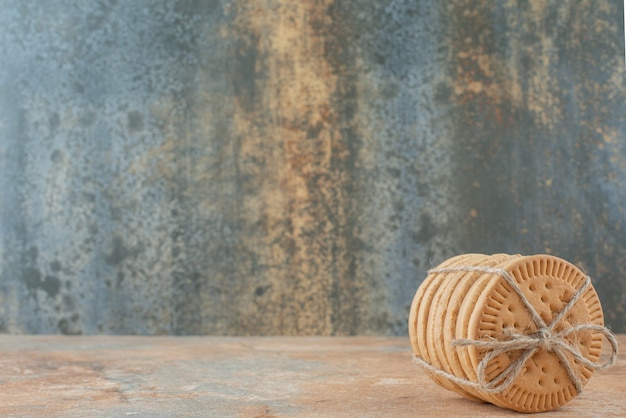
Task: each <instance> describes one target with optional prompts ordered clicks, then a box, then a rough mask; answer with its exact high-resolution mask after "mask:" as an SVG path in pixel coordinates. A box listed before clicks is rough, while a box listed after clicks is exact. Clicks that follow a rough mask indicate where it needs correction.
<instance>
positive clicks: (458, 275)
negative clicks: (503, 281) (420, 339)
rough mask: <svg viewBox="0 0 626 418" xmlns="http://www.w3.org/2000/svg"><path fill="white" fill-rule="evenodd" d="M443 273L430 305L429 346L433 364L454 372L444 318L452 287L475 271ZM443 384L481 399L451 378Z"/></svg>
mask: <svg viewBox="0 0 626 418" xmlns="http://www.w3.org/2000/svg"><path fill="white" fill-rule="evenodd" d="M489 258H490V256H487V255H478V256H476V257H473V258H471V259H468V260H464V264H455V265H454V266H453V267H463V266H468V265H470V266H471V265H482V264H483V263H484V262H486V260H488V259H489ZM443 274H445V275H446V279H445V281H444V282H443V283H442V284H441V285H440V286H439V288H438V289H437V292H435V295H434V297H433V301H432V304H431V307H430V313H429V323H428V326H427V347H428V353H429V356H430V360H431V364H432V365H433V366H435V367H437V368H438V369H440V370H443V371H445V372H448V373H452V372H451V370H450V365H449V364H448V360H447V358H446V355H445V350H444V347H443V346H442V336H443V332H444V330H443V323H444V318H445V316H446V313H447V310H448V308H449V297H450V293H451V291H452V289H453V288H455V287H456V286H457V285H458V284H459V283H461V282H464V281H466V280H469V277H471V276H472V275H473V274H475V273H474V272H470V271H467V270H459V271H456V272H449V273H443ZM443 386H444V387H445V388H447V389H449V390H452V391H454V392H457V393H458V394H460V395H462V396H465V397H467V398H469V399H472V400H480V399H478V398H476V397H474V396H472V395H471V394H469V393H468V392H466V391H465V390H464V389H463V388H462V387H460V386H459V385H458V384H456V383H454V382H452V381H451V380H449V379H446V378H444V379H443Z"/></svg>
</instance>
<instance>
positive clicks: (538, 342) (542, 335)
mask: <svg viewBox="0 0 626 418" xmlns="http://www.w3.org/2000/svg"><path fill="white" fill-rule="evenodd" d="M459 271H477V272H482V273H492V274H497V275H499V276H501V277H502V278H503V279H504V280H505V281H506V282H507V283H508V284H509V286H511V288H512V289H513V291H514V292H515V293H517V294H518V296H519V297H520V298H521V300H522V302H523V304H524V306H525V307H526V309H527V310H528V312H529V313H530V316H531V317H532V320H533V322H534V323H535V325H536V326H537V331H535V332H533V333H531V334H520V333H518V332H515V331H514V330H511V329H506V330H505V332H504V334H505V335H506V337H507V338H508V339H507V340H505V341H498V340H491V341H490V340H471V339H458V340H454V341H452V346H453V347H466V346H475V347H478V348H484V349H488V350H491V351H489V352H488V353H487V354H486V355H485V356H484V357H483V359H482V360H481V361H480V363H479V364H478V370H477V379H478V383H475V382H472V381H469V380H467V379H462V378H459V377H457V376H454V375H452V374H450V373H447V372H445V371H443V370H440V369H437V368H435V367H434V366H432V365H431V364H429V363H427V362H425V361H424V360H423V359H421V358H419V357H415V358H414V360H415V361H416V362H417V363H419V364H420V365H422V366H424V367H425V368H427V369H428V370H430V371H431V372H434V373H435V374H438V375H441V376H444V377H446V378H448V379H450V380H452V381H453V382H456V383H459V384H462V385H469V386H472V387H475V388H478V389H481V390H483V391H485V392H487V393H498V392H502V391H504V390H506V389H507V388H508V387H509V386H510V385H511V384H512V383H513V382H514V381H515V379H516V378H517V377H518V376H519V374H520V373H521V371H522V369H523V368H524V364H525V363H526V361H528V359H530V358H532V356H533V355H534V354H535V353H536V352H537V351H538V350H544V351H549V352H553V353H555V354H556V355H557V356H558V358H559V359H560V361H561V363H562V364H563V366H564V367H565V370H566V371H567V374H568V375H569V377H570V379H571V381H572V383H574V386H575V388H576V391H577V392H578V393H579V394H580V393H581V392H582V389H583V382H582V380H581V379H580V377H579V376H578V374H577V373H576V371H575V370H574V367H573V365H572V364H571V362H570V360H569V359H568V358H567V356H566V353H569V354H571V355H572V357H573V358H574V359H575V360H576V361H578V362H580V363H582V364H584V365H585V366H587V367H589V368H591V369H596V370H597V369H606V368H608V367H611V366H612V365H613V364H615V362H616V361H617V339H616V338H615V336H614V335H613V334H612V333H611V331H609V330H608V329H607V328H605V327H603V326H600V325H594V324H582V325H576V326H572V327H570V328H567V329H564V330H562V331H560V332H556V333H555V332H554V328H555V326H556V325H557V324H558V323H559V322H560V321H561V320H562V319H563V318H564V317H565V315H567V313H568V312H569V311H570V309H571V308H572V307H573V306H574V305H575V304H576V302H577V301H578V300H579V299H580V297H581V296H582V294H583V293H584V292H585V290H586V289H587V288H588V287H589V286H590V284H591V278H590V277H589V276H587V277H586V278H585V282H584V284H583V285H582V286H581V288H580V289H578V290H577V291H576V293H575V294H574V296H573V297H572V299H571V300H570V301H569V302H568V303H567V305H565V307H564V308H563V309H562V310H561V312H559V313H558V315H556V317H555V318H554V319H553V320H552V322H550V323H549V324H546V323H545V321H544V320H543V319H542V318H541V316H540V315H539V313H538V312H537V310H536V309H535V307H534V306H533V305H532V303H530V301H529V300H528V298H527V297H526V296H525V295H524V293H523V292H522V290H521V289H520V287H519V286H518V285H517V283H516V282H515V280H514V279H513V277H511V275H510V274H509V273H508V272H507V271H506V270H502V269H498V268H491V267H476V266H462V267H446V268H441V269H433V270H429V271H428V273H429V274H430V273H453V272H459ZM580 331H596V332H600V333H601V334H602V335H603V336H604V337H605V338H606V339H607V340H608V341H609V343H610V344H611V347H612V352H611V356H610V357H609V359H608V360H607V361H606V362H604V363H599V362H592V361H590V360H589V359H587V358H586V357H584V356H583V355H582V354H581V352H580V351H579V350H578V348H577V347H576V346H573V345H572V344H570V343H569V342H568V341H567V340H566V339H565V337H566V336H568V335H570V334H573V333H577V332H580ZM515 350H522V351H523V352H522V354H521V355H520V356H519V357H518V358H517V359H516V360H515V361H513V362H511V364H510V365H509V366H508V367H507V368H506V369H505V370H503V371H502V372H501V373H500V374H498V375H497V376H496V377H495V378H493V379H492V380H491V381H488V380H487V377H486V369H487V365H488V364H489V363H490V362H491V360H493V359H494V358H496V357H497V356H499V355H500V354H504V353H507V352H510V351H515Z"/></svg>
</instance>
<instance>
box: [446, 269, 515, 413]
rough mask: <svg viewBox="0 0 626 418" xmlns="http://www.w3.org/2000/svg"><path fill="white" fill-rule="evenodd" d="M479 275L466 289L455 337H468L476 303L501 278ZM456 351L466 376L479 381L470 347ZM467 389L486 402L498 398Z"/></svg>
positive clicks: (456, 348)
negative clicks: (490, 284) (488, 287)
mask: <svg viewBox="0 0 626 418" xmlns="http://www.w3.org/2000/svg"><path fill="white" fill-rule="evenodd" d="M521 258H523V257H514V258H511V259H505V260H503V261H501V262H500V263H498V264H496V265H495V266H493V267H495V268H506V266H507V265H508V264H510V263H512V262H516V260H519V259H521ZM478 274H479V276H478V277H476V278H475V280H474V281H473V283H472V284H471V286H470V287H469V289H468V290H467V291H466V293H465V296H464V297H462V303H461V306H460V307H459V311H458V316H457V321H456V327H455V339H467V338H469V337H468V326H469V322H470V318H471V316H472V313H473V312H474V310H475V307H476V303H477V301H478V299H479V298H480V296H481V295H482V293H483V291H484V289H485V288H486V287H487V285H488V284H489V283H490V282H493V281H497V280H499V279H500V276H498V275H494V274H492V273H485V272H479V273H478ZM454 352H455V354H456V359H458V362H457V363H456V364H457V365H458V366H460V368H461V370H462V374H463V375H464V377H465V378H466V379H467V380H469V381H471V382H475V383H476V382H477V381H478V378H477V376H476V369H475V367H474V366H473V364H472V361H471V359H470V357H469V347H454ZM498 360H499V358H496V359H494V362H496V361H498ZM467 391H468V392H470V393H471V394H473V395H474V396H477V397H479V398H481V399H483V400H484V401H486V402H490V403H496V402H497V400H496V399H493V398H492V397H491V396H490V394H488V393H486V392H484V391H481V390H479V389H476V388H472V387H468V388H467Z"/></svg>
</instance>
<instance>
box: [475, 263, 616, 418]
mask: <svg viewBox="0 0 626 418" xmlns="http://www.w3.org/2000/svg"><path fill="white" fill-rule="evenodd" d="M505 270H506V271H507V272H508V273H509V274H510V276H511V277H512V278H513V280H514V281H515V283H517V285H518V286H519V288H520V290H521V291H522V293H523V294H524V296H525V297H526V298H527V299H528V301H529V302H530V304H531V305H532V306H533V307H534V308H535V310H536V311H537V313H538V314H539V315H540V317H541V319H542V320H543V322H545V325H548V326H549V325H550V324H551V323H552V321H553V320H554V319H555V317H556V316H557V315H558V313H559V312H560V311H561V310H562V309H563V308H564V307H565V306H566V305H567V303H568V302H569V301H570V299H571V298H572V297H573V296H574V294H575V293H576V292H577V291H578V289H579V288H580V287H581V286H583V284H584V283H585V280H586V276H585V275H584V273H582V272H581V271H580V270H579V269H577V268H576V267H575V266H573V265H572V264H570V263H568V262H567V261H565V260H562V259H560V258H557V257H553V256H548V255H538V256H530V257H523V258H520V259H518V260H515V261H514V262H513V263H509V265H508V266H507V267H506V268H505ZM486 282H487V285H486V286H485V287H484V288H483V290H482V292H481V294H480V296H479V298H478V299H477V301H476V304H475V308H474V309H473V311H472V314H471V317H470V318H469V322H468V329H467V338H469V339H473V340H484V339H496V340H500V341H502V340H506V339H507V336H506V335H504V334H503V330H504V329H506V328H513V330H514V332H516V333H520V334H524V335H528V334H532V333H533V332H536V331H537V330H538V325H537V324H536V323H535V322H534V320H533V319H532V317H531V315H530V313H529V312H528V310H527V308H526V307H525V306H524V304H523V302H522V299H521V298H520V296H519V295H518V294H517V293H516V292H515V291H514V290H513V289H512V288H511V286H510V285H509V284H508V283H507V282H506V281H505V280H504V279H503V278H502V277H501V276H499V275H496V278H495V279H493V278H492V279H490V280H486ZM603 322H604V321H603V315H602V308H601V305H600V301H599V299H598V296H597V294H596V292H595V290H594V289H593V287H592V286H591V285H590V286H589V287H588V288H587V289H586V290H585V292H584V293H583V294H582V296H581V298H580V299H579V300H578V301H577V302H576V303H575V304H574V305H573V307H572V308H571V309H570V311H569V313H568V314H567V315H566V316H565V317H564V318H563V319H562V320H561V321H560V322H559V323H558V324H555V325H554V329H553V333H558V332H559V331H562V330H565V329H568V328H570V327H572V326H573V325H576V324H594V325H600V326H602V325H603ZM565 339H566V340H567V342H568V343H569V344H576V345H577V348H578V349H579V350H580V353H581V354H582V355H583V356H584V357H585V358H587V359H589V360H590V361H593V362H596V361H598V359H599V358H600V352H601V350H602V341H603V336H602V334H601V333H599V332H594V331H581V332H577V333H572V334H569V335H568V336H567V337H565ZM467 354H468V358H469V360H470V362H471V365H472V368H473V370H476V369H477V367H478V363H479V362H480V361H481V360H482V358H483V357H484V355H485V352H484V350H480V349H477V348H476V347H475V346H470V347H468V349H467ZM521 354H522V350H518V351H513V352H508V353H504V354H501V355H499V356H497V357H496V358H494V359H493V360H492V361H491V362H490V364H489V365H488V366H487V368H486V379H487V381H490V380H491V379H493V378H495V377H496V376H498V375H499V374H500V373H502V372H503V371H504V370H505V369H506V368H507V367H508V366H509V365H510V364H511V362H513V361H515V359H517V358H518V357H519V356H520V355H521ZM566 357H567V358H568V360H569V363H570V365H571V367H572V369H573V370H574V372H575V373H576V374H577V375H579V376H580V379H581V382H582V384H583V385H584V384H585V383H586V382H587V381H588V379H589V378H590V377H591V374H592V372H593V370H591V369H590V368H588V367H586V366H584V365H583V364H581V363H579V362H576V361H575V360H574V359H573V357H572V356H571V355H570V354H569V353H567V354H566ZM524 366H525V367H524V368H523V369H522V372H521V373H520V375H519V376H517V378H516V379H515V380H514V381H513V383H512V384H511V385H510V386H509V387H508V388H507V389H505V390H504V391H502V392H499V393H494V394H490V396H489V398H490V399H491V400H490V401H491V402H493V403H495V404H497V405H500V406H503V407H506V408H510V409H514V410H516V411H519V412H527V413H528V412H543V411H549V410H552V409H555V408H558V407H559V406H562V405H563V404H565V403H567V402H569V401H570V400H571V399H572V398H574V397H575V396H576V395H577V392H576V387H575V385H574V383H573V382H572V381H571V379H570V377H569V375H568V373H567V370H566V369H565V367H564V366H563V364H562V363H561V360H560V359H559V357H558V355H557V354H556V353H555V352H553V351H545V350H543V349H537V350H536V351H535V352H534V354H533V355H532V356H531V357H530V358H529V359H528V360H527V361H526V363H525V365H524Z"/></svg>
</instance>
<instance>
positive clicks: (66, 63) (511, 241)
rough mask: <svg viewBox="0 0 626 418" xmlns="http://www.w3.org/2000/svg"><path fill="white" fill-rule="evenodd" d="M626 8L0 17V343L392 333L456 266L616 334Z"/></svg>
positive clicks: (275, 6) (86, 10) (393, 6)
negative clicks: (502, 257) (430, 275)
mask: <svg viewBox="0 0 626 418" xmlns="http://www.w3.org/2000/svg"><path fill="white" fill-rule="evenodd" d="M622 7H623V4H622V2H621V1H618V0H614V1H607V0H594V1H591V0H588V1H584V0H576V1H565V0H564V1H558V2H557V1H550V2H548V1H538V0H529V1H522V0H519V1H515V0H510V1H500V2H491V1H478V0H454V1H446V2H440V1H436V0H430V1H425V0H390V1H375V0H359V1H358V2H356V1H354V2H347V1H339V0H335V1H332V0H301V1H288V0H283V1H281V0H258V1H257V0H255V1H228V0H223V1H218V0H213V1H211V0H206V1H200V0H198V1H194V0H146V1H117V0H108V1H107V0H93V1H81V0H47V1H36V0H31V1H21V0H0V233H1V237H0V245H1V246H0V331H3V332H11V333H56V332H61V333H67V334H77V333H86V334H92V333H121V334H132V333H139V334H231V335H232V334H326V335H336V334H402V333H404V332H405V328H406V318H407V313H408V307H409V304H410V302H411V298H412V296H413V293H414V292H415V290H416V289H417V286H418V285H419V283H420V282H421V280H422V279H423V278H424V277H425V271H426V270H427V269H428V268H429V267H431V266H432V265H433V264H437V263H439V262H441V261H443V260H444V259H445V258H447V257H450V256H452V255H454V254H457V253H461V252H483V253H493V252H509V253H525V254H533V253H543V252H548V253H553V254H555V255H558V256H560V257H563V258H565V259H568V260H570V261H572V262H574V263H577V264H578V265H580V266H582V267H583V268H584V269H585V270H586V271H587V272H588V273H589V274H590V275H591V276H592V277H593V278H594V284H595V286H596V288H597V289H598V291H599V294H600V297H601V300H602V302H603V304H604V308H605V315H606V319H607V322H608V323H609V324H610V325H611V326H612V327H613V329H614V330H615V331H621V332H624V331H626V323H625V321H624V315H625V313H624V306H625V305H626V223H625V221H626V213H625V209H626V141H625V140H624V138H623V137H624V132H625V130H626V116H625V115H626V105H625V103H626V101H625V98H626V90H625V89H624V75H625V73H624V67H625V65H624V55H623V21H622Z"/></svg>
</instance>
